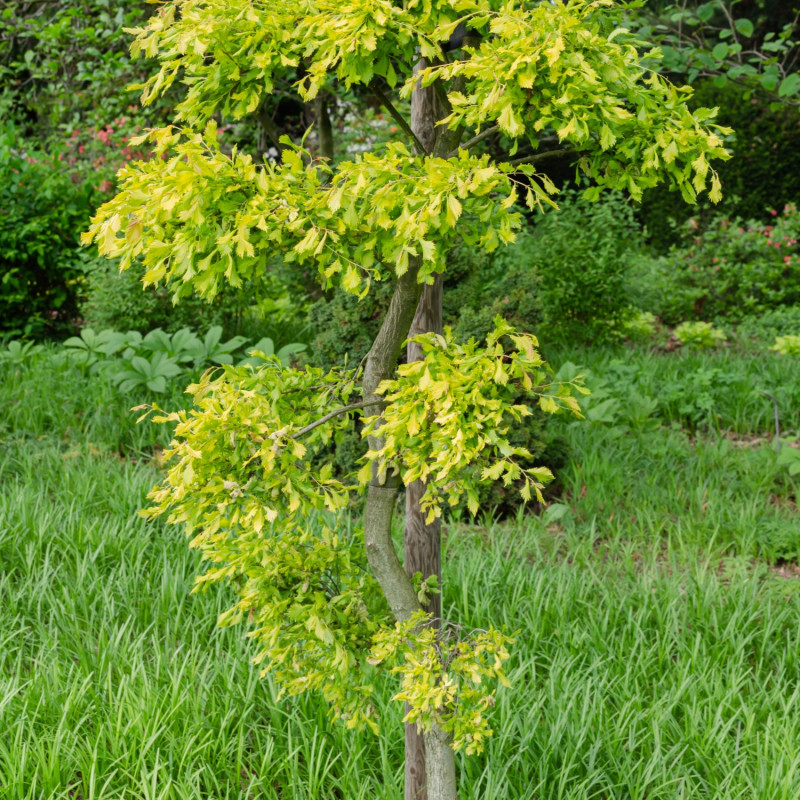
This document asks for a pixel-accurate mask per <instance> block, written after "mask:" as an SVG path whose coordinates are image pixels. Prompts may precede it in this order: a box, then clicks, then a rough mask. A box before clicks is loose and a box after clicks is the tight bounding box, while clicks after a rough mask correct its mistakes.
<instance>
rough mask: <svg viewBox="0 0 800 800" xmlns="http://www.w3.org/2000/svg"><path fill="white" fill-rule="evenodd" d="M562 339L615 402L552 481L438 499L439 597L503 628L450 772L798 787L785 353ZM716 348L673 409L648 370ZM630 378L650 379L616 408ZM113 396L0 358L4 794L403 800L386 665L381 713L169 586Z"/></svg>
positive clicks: (584, 798)
mask: <svg viewBox="0 0 800 800" xmlns="http://www.w3.org/2000/svg"><path fill="white" fill-rule="evenodd" d="M580 355H581V357H582V358H578V357H576V356H575V354H574V353H573V354H571V358H572V360H573V361H575V362H576V363H584V364H589V365H590V366H591V367H592V369H593V371H594V373H595V374H596V376H602V377H604V378H605V379H606V380H607V381H608V382H607V385H606V388H605V391H606V398H607V399H616V400H617V401H618V404H617V405H616V406H614V404H613V403H612V404H611V405H609V406H607V407H606V409H605V411H604V412H603V414H600V415H598V417H599V418H598V419H596V420H595V421H594V422H584V423H579V424H577V425H570V424H567V423H566V421H565V422H564V423H562V424H561V429H560V430H561V434H562V435H563V436H564V437H565V438H566V440H567V441H568V442H569V445H570V448H571V458H570V461H569V463H568V464H567V465H566V466H565V467H564V468H563V469H562V470H561V471H560V474H559V478H560V481H561V491H562V495H561V497H560V499H559V505H556V506H553V507H552V508H551V510H550V511H549V512H547V514H546V515H545V516H544V517H543V518H536V517H533V516H530V515H527V516H521V517H519V518H518V519H517V521H515V522H505V523H502V524H496V525H495V524H491V523H490V522H488V521H487V520H484V522H485V524H475V525H458V524H451V525H449V526H448V530H447V541H446V551H447V555H446V559H447V561H446V570H445V587H446V588H445V597H444V605H445V609H446V613H447V615H448V616H450V617H451V618H454V619H455V620H457V621H459V622H461V623H463V624H465V625H468V626H475V627H477V626H483V625H485V624H486V623H487V622H489V621H492V622H494V623H495V624H496V625H504V626H505V627H507V628H508V629H509V630H519V631H520V634H519V638H518V641H517V644H516V645H515V646H514V653H513V656H512V660H511V662H510V666H509V670H508V671H509V676H510V678H511V680H512V682H513V684H514V689H513V690H511V691H508V690H506V691H502V692H501V693H500V695H499V700H498V704H497V707H496V708H495V711H494V716H493V719H492V726H493V728H494V730H495V736H494V737H493V739H492V740H491V742H490V744H489V747H488V749H487V751H486V753H484V755H482V756H480V757H477V758H470V759H463V760H461V762H460V764H461V770H462V772H461V775H462V777H461V793H460V796H461V797H462V798H464V799H465V800H467V799H470V800H471V799H472V798H475V800H478V798H480V800H501V799H502V800H506V799H507V798H541V800H545V799H547V800H549V799H550V798H559V799H561V798H563V799H564V800H589V798H596V799H597V800H601V799H602V800H612V798H613V800H628V799H629V798H630V799H631V800H633V799H634V798H635V799H636V800H674V799H675V798H687V800H689V799H690V798H691V800H694V799H695V798H714V800H731V799H732V798H741V800H745V799H746V800H752V799H753V798H765V799H768V800H780V799H781V798H785V799H786V800H796V798H797V797H798V796H800V713H799V712H800V708H798V706H800V688H798V687H800V663H798V659H799V658H800V641H799V640H800V580H797V579H795V578H794V577H793V574H794V571H793V568H792V564H793V563H794V562H795V561H796V560H797V557H798V554H800V531H798V526H797V516H796V506H795V499H796V489H797V484H796V479H794V478H792V477H791V476H789V474H788V471H787V470H786V468H785V467H783V466H781V465H780V464H779V463H778V461H777V459H776V456H775V454H774V452H773V450H772V443H771V439H770V425H771V422H772V408H771V405H770V403H768V402H767V401H766V400H765V399H764V398H763V397H757V396H756V394H755V393H754V389H757V388H763V389H765V390H766V391H772V390H774V389H775V388H776V387H777V388H778V390H779V397H780V400H781V403H782V404H783V405H782V408H781V415H782V418H783V423H784V426H785V428H786V429H789V428H797V427H798V413H800V408H798V407H795V406H794V405H793V400H794V397H795V395H796V394H797V392H798V390H800V374H798V373H800V370H798V369H797V368H796V367H795V365H794V363H793V362H790V361H786V360H780V359H778V358H777V357H772V356H770V357H769V358H757V357H750V356H736V354H734V353H731V352H725V353H722V354H720V355H710V356H706V355H703V356H693V355H686V356H685V355H683V354H681V355H679V356H677V355H675V354H671V355H668V356H666V355H665V356H655V355H653V354H651V353H648V352H647V351H645V350H644V349H643V348H640V349H639V350H637V351H634V352H627V353H623V352H617V353H612V352H610V351H602V350H595V351H585V352H583V353H581V354H580ZM620 358H621V359H623V360H624V364H623V365H622V366H628V367H636V368H637V370H638V371H637V372H636V373H633V372H631V371H630V370H628V372H627V373H625V372H624V370H622V372H620V365H619V364H617V365H616V366H615V365H614V363H613V362H614V359H617V360H619V359H620ZM561 360H563V359H561ZM556 361H558V360H557V359H556ZM710 369H717V370H720V373H717V376H716V377H717V378H719V375H720V374H728V375H729V376H731V378H730V380H727V382H726V381H724V380H723V381H719V380H717V382H716V383H714V381H713V380H712V381H711V383H710V384H709V386H710V388H708V387H707V392H706V394H708V396H709V397H710V401H708V402H707V401H706V400H703V399H702V398H701V400H700V406H702V407H700V410H699V411H697V410H696V409H695V411H692V410H691V408H690V407H691V406H692V404H694V406H697V405H698V396H699V393H700V391H699V390H688V389H687V391H686V400H685V402H684V405H685V406H686V408H688V409H689V411H686V409H684V410H681V408H680V407H679V406H680V403H681V401H680V399H675V397H673V395H669V394H668V393H667V391H666V390H665V388H664V387H665V386H667V387H668V384H669V383H670V381H680V380H681V377H682V376H683V377H685V376H686V375H692V374H695V377H696V373H697V371H698V370H710ZM620 375H623V376H624V377H623V378H621V377H620ZM706 383H709V382H708V381H706ZM762 384H763V385H762ZM700 389H701V390H703V387H702V386H701V387H700ZM704 391H705V390H704ZM780 392H782V394H780ZM599 394H600V392H599V391H598V395H599ZM634 394H638V395H639V396H640V397H641V398H643V401H642V402H644V401H645V400H646V398H648V397H651V398H655V401H656V403H657V407H656V408H655V410H654V411H652V412H651V413H650V414H644V412H641V413H638V414H633V415H632V414H631V412H630V408H631V407H633V406H635V405H636V402H638V401H635V402H634V401H632V400H631V398H632V397H633V396H634ZM670 398H672V399H670ZM601 399H602V398H601ZM170 402H171V403H175V402H178V399H177V396H176V397H173V398H172V399H171V400H170ZM599 402H600V400H598V405H599ZM129 404H130V403H127V402H126V401H121V400H120V399H119V398H118V397H116V396H115V394H114V392H113V390H112V389H111V388H110V387H108V386H105V385H102V384H101V383H100V382H99V381H98V380H97V379H96V378H93V377H91V376H81V375H76V374H72V373H70V372H68V371H62V372H58V371H48V370H46V369H42V367H41V365H40V366H39V367H38V368H34V367H26V366H18V365H11V364H6V365H4V366H2V367H0V409H2V410H0V482H1V483H0V489H1V490H2V493H1V494H0V798H2V800H12V798H13V799H14V800H17V798H30V799H31V800H33V799H34V798H36V800H39V798H62V797H63V798H65V799H66V798H84V799H87V800H88V798H98V799H100V798H102V800H110V799H111V798H242V799H243V800H244V798H259V799H260V798H280V799H281V800H288V799H289V798H291V800H295V799H297V800H300V798H304V799H307V800H334V798H336V799H341V800H357V799H358V798H392V799H395V798H397V800H399V798H401V797H402V732H401V728H400V714H399V709H398V708H396V707H395V705H396V704H389V703H388V697H389V696H390V694H391V686H390V685H387V686H386V687H384V688H383V691H382V696H383V698H384V704H385V707H386V708H387V709H388V710H387V712H386V715H385V718H384V731H385V736H384V738H383V739H382V740H379V739H376V738H374V737H373V736H371V735H369V734H366V733H364V734H354V733H351V732H348V731H346V730H345V729H344V728H343V727H342V726H338V725H333V724H330V723H329V722H328V721H327V718H326V715H325V709H324V707H323V706H322V704H320V703H318V702H317V701H316V700H315V699H314V698H305V699H299V700H298V699H288V700H287V699H281V700H277V698H276V695H277V692H276V690H275V688H274V687H273V686H272V685H271V684H270V682H269V681H259V680H258V678H257V671H256V670H255V669H253V668H252V667H250V665H249V664H248V649H249V644H248V641H247V640H246V639H245V638H244V637H243V635H242V631H241V630H239V629H233V630H231V629H225V630H220V629H217V628H216V627H215V619H216V615H217V614H218V613H219V612H220V611H221V610H222V609H223V608H224V607H225V602H226V598H224V597H222V596H220V594H219V593H218V592H211V593H209V594H202V595H192V594H190V590H191V586H192V578H193V575H194V574H195V571H196V569H197V563H196V556H195V554H193V553H190V552H189V551H188V548H187V546H186V543H185V541H184V538H183V535H182V533H181V531H180V530H178V529H174V528H171V527H169V526H167V525H164V524H152V523H145V522H144V521H142V520H141V519H139V518H138V517H137V516H136V511H137V509H139V508H141V507H142V506H143V505H144V503H145V502H146V501H145V494H146V492H147V490H148V489H149V487H150V486H151V485H152V484H153V483H154V482H155V480H156V479H157V471H156V467H155V465H154V464H153V463H152V462H151V461H150V460H149V459H148V457H147V454H148V453H152V452H153V448H154V446H156V445H157V444H158V443H159V441H163V435H164V434H163V432H160V431H158V430H155V429H153V428H152V427H150V426H149V424H148V425H147V426H145V425H141V426H139V427H138V428H136V427H133V426H132V423H131V420H132V419H133V417H134V415H133V414H130V413H129V412H127V411H126V410H125V409H126V406H127V405H129ZM645 405H646V403H645ZM651 405H652V404H651ZM709 405H710V407H711V409H710V410H709V408H707V407H708V406H709ZM783 406H786V408H784V407H783ZM595 407H598V406H595ZM87 409H90V410H87ZM703 414H705V417H704V418H703V417H702V415H703ZM693 415H694V416H695V417H697V416H698V415H700V418H698V419H695V418H693ZM673 423H674V425H673ZM678 425H680V426H681V427H677V426H678ZM731 431H735V432H736V435H735V436H734V435H732V433H731ZM759 439H760V440H761V441H759ZM776 565H777V566H776Z"/></svg>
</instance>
